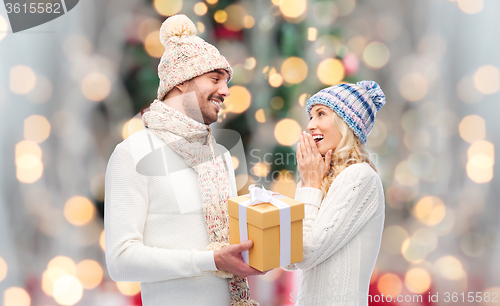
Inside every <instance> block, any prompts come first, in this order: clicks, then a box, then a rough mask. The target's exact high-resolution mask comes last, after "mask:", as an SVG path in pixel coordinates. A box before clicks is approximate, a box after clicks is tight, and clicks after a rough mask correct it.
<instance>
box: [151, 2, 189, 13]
mask: <svg viewBox="0 0 500 306" xmlns="http://www.w3.org/2000/svg"><path fill="white" fill-rule="evenodd" d="M153 7H154V8H155V10H156V11H157V12H158V14H160V15H163V16H172V15H175V14H177V13H179V12H180V11H181V9H182V0H168V1H165V0H154V1H153Z"/></svg>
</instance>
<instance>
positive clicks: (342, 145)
mask: <svg viewBox="0 0 500 306" xmlns="http://www.w3.org/2000/svg"><path fill="white" fill-rule="evenodd" d="M332 121H333V122H332V123H333V127H334V128H336V129H337V130H338V131H339V132H340V134H341V135H342V139H341V140H340V142H339V144H338V145H337V147H336V148H335V150H334V151H333V152H332V160H331V162H330V170H329V171H328V175H327V176H326V177H325V178H323V181H322V182H321V191H323V196H324V197H325V196H326V194H327V193H328V189H330V186H331V185H332V183H333V180H334V179H335V178H336V177H337V176H338V175H339V174H340V173H341V172H342V171H344V169H345V168H347V167H349V166H350V165H354V164H359V163H363V162H366V163H368V164H369V165H370V166H371V167H372V168H373V170H375V172H377V168H375V165H374V164H373V163H372V161H371V160H370V156H369V155H368V153H367V152H366V151H365V147H364V145H363V143H362V142H361V140H360V139H359V138H358V137H357V136H356V135H354V132H353V131H352V130H351V129H350V128H349V126H348V125H347V123H345V121H344V120H342V118H340V117H339V116H338V115H337V114H336V113H335V112H333V120H332Z"/></svg>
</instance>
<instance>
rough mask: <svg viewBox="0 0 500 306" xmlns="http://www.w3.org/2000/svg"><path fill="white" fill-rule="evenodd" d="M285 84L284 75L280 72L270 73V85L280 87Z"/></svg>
mask: <svg viewBox="0 0 500 306" xmlns="http://www.w3.org/2000/svg"><path fill="white" fill-rule="evenodd" d="M282 84H283V77H282V76H281V74H279V73H273V74H269V85H271V86H272V87H280V86H281V85H282Z"/></svg>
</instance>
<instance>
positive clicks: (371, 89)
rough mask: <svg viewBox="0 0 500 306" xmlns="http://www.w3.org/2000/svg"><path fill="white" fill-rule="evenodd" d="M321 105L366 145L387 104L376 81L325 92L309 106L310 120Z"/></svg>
mask: <svg viewBox="0 0 500 306" xmlns="http://www.w3.org/2000/svg"><path fill="white" fill-rule="evenodd" d="M317 104H322V105H325V106H328V107H329V108H331V109H332V110H333V111H334V112H335V113H337V115H339V117H340V118H342V119H343V120H344V121H345V122H346V123H347V125H348V126H349V128H351V130H353V132H354V134H355V135H356V136H358V138H359V139H360V140H361V141H362V142H363V144H366V139H367V137H368V135H369V134H370V132H371V130H372V128H373V123H374V122H375V114H376V113H377V112H378V111H379V109H380V108H381V107H382V106H383V105H384V104H385V95H384V92H383V91H382V89H381V88H380V86H379V85H378V84H377V83H375V82H374V81H361V82H358V83H356V84H338V85H334V86H331V87H328V88H325V89H322V90H320V91H319V92H318V93H316V94H315V95H313V96H312V97H311V98H309V100H308V101H307V106H306V111H307V115H308V116H309V117H310V113H311V109H312V107H313V106H314V105H317Z"/></svg>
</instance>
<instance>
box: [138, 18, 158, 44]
mask: <svg viewBox="0 0 500 306" xmlns="http://www.w3.org/2000/svg"><path fill="white" fill-rule="evenodd" d="M160 27H161V22H160V21H159V20H158V19H156V18H146V19H144V20H143V21H142V22H141V23H140V24H139V26H138V27H137V38H139V40H140V41H142V42H144V41H145V40H146V37H147V36H148V35H149V34H150V33H151V32H154V31H158V29H159V28H160Z"/></svg>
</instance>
